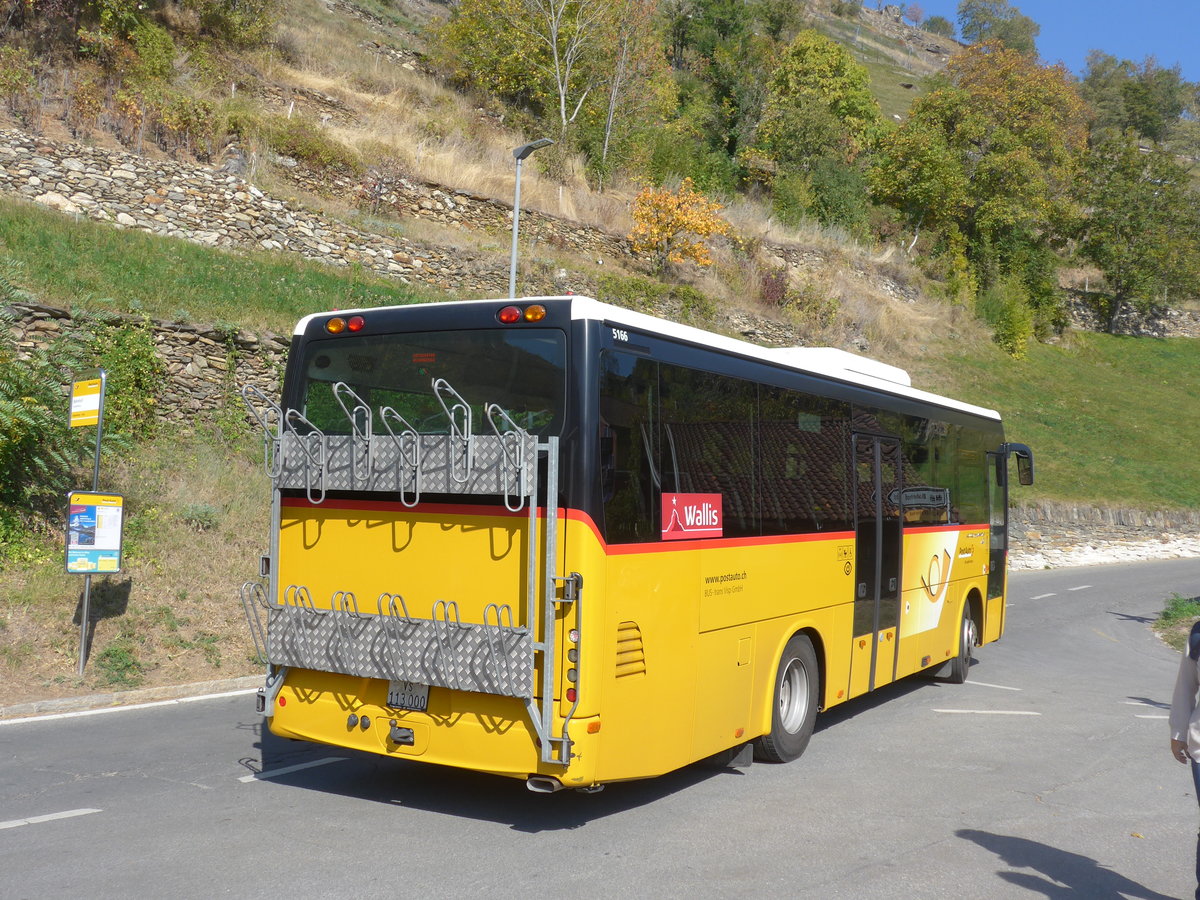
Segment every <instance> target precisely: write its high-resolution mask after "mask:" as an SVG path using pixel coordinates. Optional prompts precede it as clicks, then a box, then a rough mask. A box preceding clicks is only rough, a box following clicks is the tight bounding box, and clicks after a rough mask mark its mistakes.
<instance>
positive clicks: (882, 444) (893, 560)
mask: <svg viewBox="0 0 1200 900" xmlns="http://www.w3.org/2000/svg"><path fill="white" fill-rule="evenodd" d="M853 440H854V470H855V474H854V487H855V491H854V521H855V559H856V563H855V567H856V574H855V579H854V640H853V647H852V649H851V666H850V696H852V697H853V696H856V695H858V694H862V693H865V692H866V691H869V690H873V689H874V688H876V687H878V686H879V685H883V684H888V683H890V682H892V681H894V680H895V678H896V650H897V645H898V644H899V639H900V627H899V626H900V559H901V542H902V536H903V531H902V523H901V519H900V495H901V491H902V489H903V484H902V478H901V472H902V467H901V461H900V442H899V441H897V440H895V439H894V438H885V437H876V436H874V435H866V434H856V435H854V438H853Z"/></svg>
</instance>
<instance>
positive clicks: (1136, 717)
mask: <svg viewBox="0 0 1200 900" xmlns="http://www.w3.org/2000/svg"><path fill="white" fill-rule="evenodd" d="M1134 718H1135V719H1169V718H1171V717H1170V716H1139V715H1136V714H1135V715H1134Z"/></svg>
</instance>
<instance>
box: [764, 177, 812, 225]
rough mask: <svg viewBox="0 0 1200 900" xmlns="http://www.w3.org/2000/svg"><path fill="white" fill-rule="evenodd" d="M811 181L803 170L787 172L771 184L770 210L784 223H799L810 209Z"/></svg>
mask: <svg viewBox="0 0 1200 900" xmlns="http://www.w3.org/2000/svg"><path fill="white" fill-rule="evenodd" d="M812 204H813V190H812V181H811V179H810V178H809V177H808V175H807V174H806V173H804V172H788V173H786V174H784V175H780V176H779V177H777V178H776V179H775V181H774V182H773V183H772V184H771V212H773V213H774V214H775V218H777V219H778V220H779V221H780V222H782V223H783V224H784V225H788V226H790V227H792V228H795V227H797V226H798V225H800V224H801V223H802V222H803V221H804V220H805V219H806V218H807V217H808V215H809V210H811V209H812Z"/></svg>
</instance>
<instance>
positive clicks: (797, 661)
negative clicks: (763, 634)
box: [754, 634, 821, 762]
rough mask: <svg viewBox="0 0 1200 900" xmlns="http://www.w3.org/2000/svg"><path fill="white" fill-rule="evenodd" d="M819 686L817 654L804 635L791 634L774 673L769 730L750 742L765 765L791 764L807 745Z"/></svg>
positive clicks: (813, 719) (756, 755)
mask: <svg viewBox="0 0 1200 900" xmlns="http://www.w3.org/2000/svg"><path fill="white" fill-rule="evenodd" d="M820 683H821V677H820V673H819V671H818V668H817V653H816V651H815V650H814V649H813V645H812V641H811V640H809V638H808V636H807V635H803V634H797V635H793V637H792V639H791V640H790V641H788V642H787V645H786V646H785V647H784V648H783V655H781V656H780V657H779V667H778V668H777V669H776V670H775V696H774V705H773V706H772V707H771V730H770V731H769V732H768V733H767V734H764V735H763V736H762V737H760V738H758V740H756V741H755V743H754V756H755V758H756V759H759V760H763V761H765V762H791V761H792V760H793V759H796V757H798V756H799V755H800V754H801V753H803V752H804V748H805V747H807V746H808V739H809V738H810V737H812V733H813V726H814V725H815V724H816V721H817V692H818V688H819V686H820Z"/></svg>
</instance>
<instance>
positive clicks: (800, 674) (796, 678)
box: [779, 659, 808, 734]
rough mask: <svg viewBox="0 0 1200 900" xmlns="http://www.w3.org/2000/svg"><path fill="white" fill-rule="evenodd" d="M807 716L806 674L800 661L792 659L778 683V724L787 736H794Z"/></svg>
mask: <svg viewBox="0 0 1200 900" xmlns="http://www.w3.org/2000/svg"><path fill="white" fill-rule="evenodd" d="M807 714H808V672H807V670H806V669H805V668H804V666H803V665H801V663H800V660H798V659H793V660H792V661H791V662H789V663H788V666H787V669H786V670H784V673H783V678H782V680H781V681H780V682H779V722H780V724H781V725H783V728H784V730H785V731H787V732H788V734H795V733H796V732H797V731H799V730H800V726H801V725H803V724H804V719H805V716H806V715H807Z"/></svg>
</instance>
